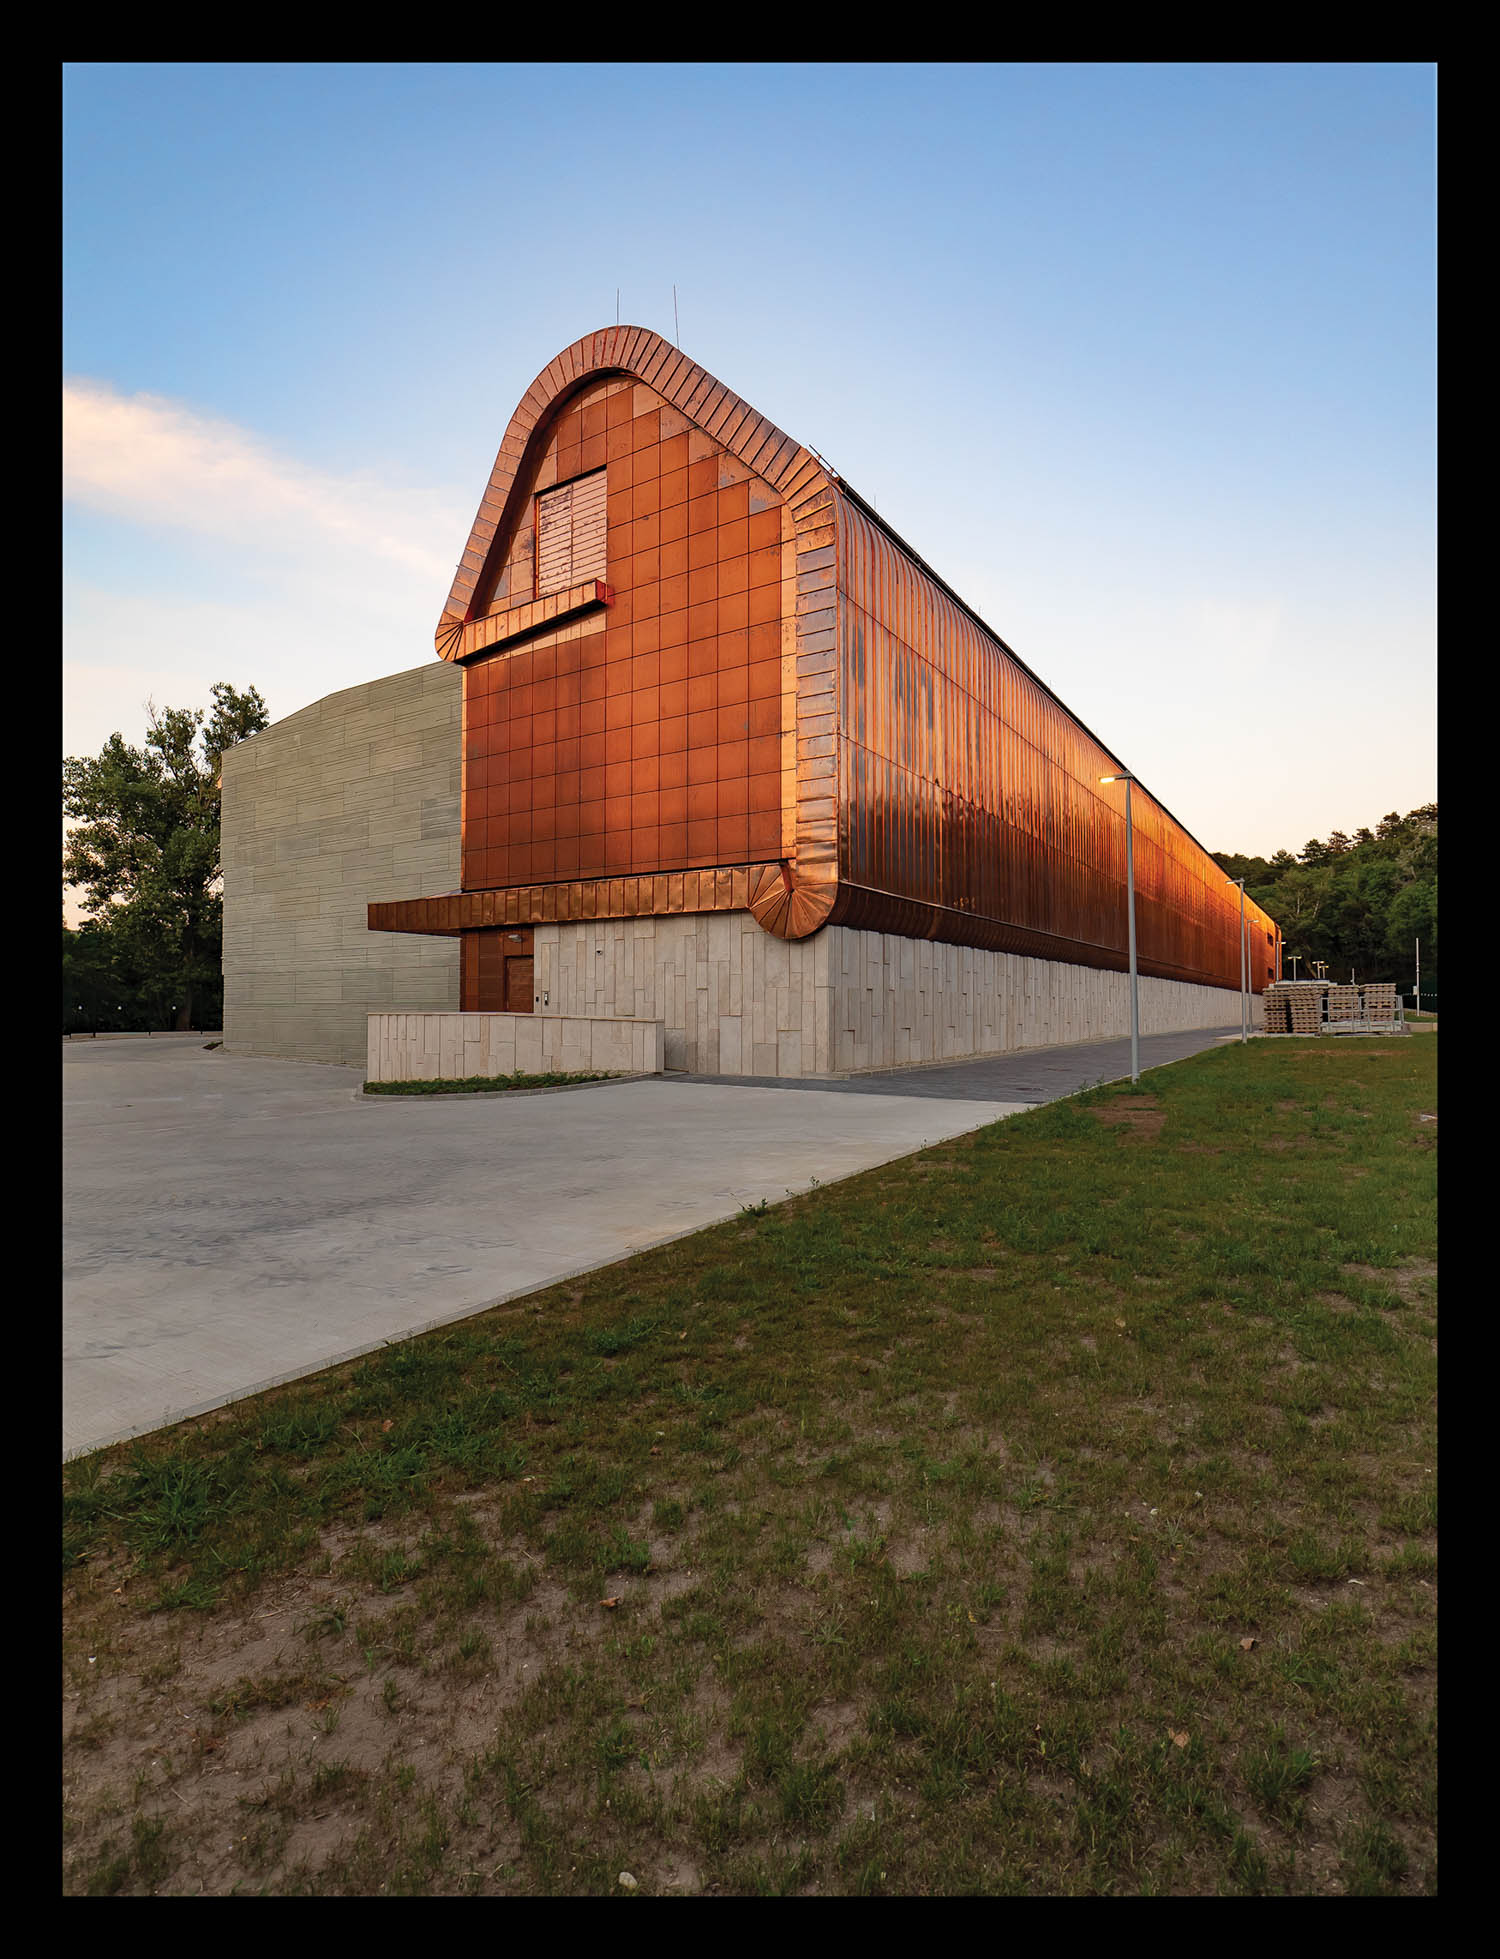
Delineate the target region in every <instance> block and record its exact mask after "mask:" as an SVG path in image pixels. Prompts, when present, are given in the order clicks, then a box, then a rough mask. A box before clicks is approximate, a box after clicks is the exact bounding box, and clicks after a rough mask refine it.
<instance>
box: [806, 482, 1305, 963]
mask: <svg viewBox="0 0 1500 1959" xmlns="http://www.w3.org/2000/svg"><path fill="white" fill-rule="evenodd" d="M838 509H839V528H840V553H839V559H840V571H839V582H840V602H839V658H840V665H841V680H842V687H841V692H842V720H841V728H840V737H839V743H838V747H839V770H840V785H841V786H840V797H839V877H840V888H839V893H838V899H837V903H836V906H835V908H834V910H833V912H832V914H831V916H832V918H833V919H835V920H839V921H842V922H845V923H848V924H850V925H861V926H865V927H867V928H868V929H873V930H881V931H888V932H900V933H905V934H907V935H910V936H915V937H922V938H938V939H945V940H949V941H953V942H957V943H960V944H970V945H980V946H987V947H991V948H993V949H996V950H1007V951H1015V952H1025V953H1032V954H1035V955H1037V956H1040V957H1046V958H1052V959H1062V960H1068V961H1071V962H1074V963H1077V964H1083V965H1094V966H1104V967H1111V968H1122V967H1124V966H1125V964H1126V963H1127V953H1126V943H1127V917H1126V880H1125V792H1124V786H1123V784H1118V783H1117V784H1114V785H1110V786H1104V785H1101V783H1100V781H1099V778H1100V777H1101V776H1104V775H1109V774H1112V773H1114V772H1115V769H1116V767H1117V765H1116V763H1115V761H1114V758H1113V757H1112V756H1111V755H1109V754H1108V752H1107V751H1106V750H1104V749H1103V748H1102V747H1100V746H1099V744H1098V743H1097V742H1095V741H1094V739H1093V738H1092V736H1090V735H1088V734H1087V733H1086V731H1085V730H1084V729H1082V728H1081V727H1080V726H1079V725H1078V723H1077V722H1076V721H1075V720H1074V719H1073V718H1072V716H1071V715H1069V714H1068V712H1067V711H1066V709H1064V708H1063V707H1062V705H1061V703H1059V702H1058V701H1056V700H1054V699H1053V698H1052V697H1051V696H1050V695H1049V694H1048V693H1047V692H1046V690H1045V689H1044V688H1042V687H1041V686H1040V685H1038V684H1037V682H1036V681H1034V680H1033V679H1032V678H1031V676H1030V675H1028V674H1027V673H1026V671H1025V669H1024V668H1023V667H1022V666H1021V665H1020V664H1019V663H1018V662H1017V661H1015V660H1014V659H1013V658H1011V657H1010V656H1009V655H1008V654H1007V653H1006V651H1005V650H1004V649H1003V648H1002V647H1001V646H1000V644H999V642H998V641H996V640H995V639H993V638H992V637H991V636H990V635H988V634H986V633H985V632H984V631H983V630H982V629H981V628H980V626H979V625H978V624H977V622H976V621H974V620H973V619H972V618H971V617H969V615H968V614H967V613H965V612H964V611H963V610H962V608H961V607H959V606H958V605H956V604H955V603H954V602H953V601H952V600H951V599H950V598H949V597H948V596H947V594H946V593H944V592H943V591H942V590H941V588H940V587H939V586H937V585H936V584H935V583H934V582H933V581H932V580H931V579H929V578H928V577H927V576H926V575H925V574H924V573H923V571H922V570H921V568H920V567H919V566H918V565H916V564H915V563H914V562H913V561H912V560H911V558H910V557H908V556H907V555H906V553H904V552H903V551H902V550H901V549H900V548H899V547H898V546H897V545H896V544H895V542H894V541H893V540H892V539H891V538H890V537H889V536H888V535H886V534H885V533H884V532H883V531H882V530H881V529H880V528H879V526H878V525H877V524H876V523H874V522H872V521H871V520H870V518H869V517H867V516H866V515H865V514H864V513H863V512H861V511H860V510H859V509H858V508H856V507H855V506H854V505H853V504H852V503H850V502H849V501H848V500H847V499H846V498H845V497H843V496H839V497H838ZM1132 816H1133V825H1134V836H1135V882H1136V933H1137V949H1138V960H1139V965H1140V969H1141V971H1142V972H1145V973H1150V974H1154V975H1157V976H1159V977H1163V978H1171V979H1181V980H1189V981H1194V982H1197V983H1200V984H1201V983H1207V984H1211V985H1219V986H1233V987H1236V988H1238V986H1239V983H1240V964H1239V894H1238V892H1237V891H1234V890H1231V889H1230V888H1229V886H1228V885H1227V883H1226V881H1225V878H1224V873H1223V871H1222V870H1221V869H1220V867H1219V866H1218V865H1217V864H1216V863H1215V862H1214V861H1213V859H1212V858H1211V857H1210V856H1209V855H1208V853H1207V852H1206V851H1204V850H1203V849H1201V848H1200V847H1199V845H1198V844H1196V843H1195V842H1194V841H1193V839H1192V838H1191V837H1189V836H1188V835H1187V833H1186V832H1185V831H1184V830H1183V829H1182V828H1181V826H1180V825H1179V824H1177V823H1176V822H1175V821H1174V820H1173V819H1172V818H1171V817H1170V816H1169V815H1168V814H1167V813H1166V812H1165V811H1164V810H1163V809H1162V808H1161V807H1160V806H1159V805H1158V804H1157V803H1156V802H1155V801H1154V800H1153V799H1152V798H1151V796H1150V795H1149V794H1148V793H1147V792H1146V791H1145V790H1144V789H1142V787H1141V786H1140V785H1139V784H1138V783H1137V784H1136V785H1135V786H1134V789H1133V792H1132ZM1246 923H1247V927H1248V928H1249V932H1250V936H1251V940H1252V943H1253V944H1264V943H1265V938H1264V934H1265V931H1266V930H1267V929H1268V928H1269V929H1271V930H1272V931H1274V926H1273V925H1272V921H1270V920H1269V919H1268V918H1266V916H1265V915H1264V914H1263V913H1262V912H1260V911H1259V909H1258V908H1257V907H1254V906H1247V907H1246ZM1257 932H1259V933H1260V935H1261V936H1260V938H1259V939H1258V940H1257V939H1256V937H1255V934H1256V933H1257ZM1265 963H1266V962H1265V961H1264V960H1263V959H1257V960H1254V961H1252V966H1253V973H1252V977H1253V979H1254V981H1255V984H1256V987H1257V989H1258V988H1259V987H1260V986H1262V985H1264V983H1265V982H1264V978H1263V977H1262V971H1261V969H1262V967H1263V966H1264V965H1265Z"/></svg>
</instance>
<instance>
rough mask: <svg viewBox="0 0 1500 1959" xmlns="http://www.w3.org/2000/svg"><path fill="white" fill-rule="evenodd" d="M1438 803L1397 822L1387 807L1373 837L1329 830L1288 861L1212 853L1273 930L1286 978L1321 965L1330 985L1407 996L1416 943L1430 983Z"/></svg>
mask: <svg viewBox="0 0 1500 1959" xmlns="http://www.w3.org/2000/svg"><path fill="white" fill-rule="evenodd" d="M1437 816H1438V812H1437V804H1436V803H1424V804H1423V805H1422V807H1421V808H1420V809H1413V810H1408V811H1407V813H1406V814H1405V816H1401V815H1398V813H1397V812H1396V811H1395V810H1392V811H1391V812H1390V814H1389V815H1388V816H1383V817H1382V818H1381V819H1380V821H1379V822H1378V823H1377V824H1376V826H1375V828H1374V829H1373V830H1369V829H1360V830H1356V831H1355V832H1354V834H1353V836H1348V835H1346V834H1345V832H1344V831H1342V830H1335V831H1334V832H1333V834H1332V836H1330V837H1328V838H1326V839H1320V838H1317V837H1313V838H1311V839H1310V840H1309V841H1308V842H1307V843H1305V844H1304V845H1303V846H1302V848H1301V850H1299V851H1297V852H1296V853H1295V854H1294V853H1293V852H1291V851H1290V850H1278V851H1277V852H1276V854H1275V855H1274V856H1273V857H1237V856H1235V855H1234V854H1233V853H1232V852H1228V851H1218V850H1216V851H1215V852H1214V853H1213V857H1214V861H1215V862H1216V863H1217V864H1220V865H1222V866H1223V869H1224V872H1225V875H1226V876H1228V877H1231V878H1241V877H1242V878H1243V879H1244V880H1245V891H1246V894H1247V896H1249V897H1251V898H1253V899H1254V900H1255V902H1256V904H1258V905H1259V906H1260V907H1261V909H1262V910H1263V911H1266V912H1269V913H1270V915H1271V917H1272V918H1274V919H1275V920H1276V922H1277V924H1278V925H1279V926H1280V927H1281V931H1282V936H1283V939H1284V940H1285V945H1286V955H1287V958H1286V964H1285V965H1284V967H1283V972H1284V974H1285V976H1286V977H1287V978H1288V979H1289V978H1290V977H1291V975H1292V972H1293V967H1292V964H1291V956H1292V955H1293V954H1294V953H1295V954H1296V955H1297V956H1298V962H1299V963H1298V965H1297V967H1296V969H1295V970H1296V971H1297V972H1298V973H1299V974H1302V975H1307V974H1308V973H1309V972H1310V971H1311V966H1312V962H1314V961H1316V960H1325V961H1326V962H1327V965H1328V974H1329V977H1330V979H1340V980H1343V979H1346V978H1347V977H1348V975H1349V974H1350V973H1351V972H1352V973H1353V974H1354V977H1355V979H1356V980H1358V981H1365V980H1394V981H1395V983H1396V984H1397V985H1398V986H1401V987H1404V988H1407V989H1410V987H1411V985H1412V982H1413V978H1414V973H1415V957H1414V954H1415V946H1416V942H1417V940H1419V939H1420V940H1421V943H1422V991H1423V994H1424V995H1425V994H1427V993H1429V992H1432V991H1434V990H1435V989H1436V986H1437V964H1438V961H1437V949H1438V948H1437V850H1438V823H1437Z"/></svg>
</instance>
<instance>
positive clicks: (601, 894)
mask: <svg viewBox="0 0 1500 1959" xmlns="http://www.w3.org/2000/svg"><path fill="white" fill-rule="evenodd" d="M780 877H781V867H780V865H779V864H740V865H736V866H733V867H729V868H724V869H719V870H711V871H678V872H676V873H670V874H663V875H661V876H659V877H621V878H599V879H593V878H591V879H588V880H587V881H579V880H570V881H569V882H566V883H559V884H530V885H513V886H511V887H510V889H509V890H505V891H454V892H450V893H449V894H448V895H447V896H446V897H442V898H400V899H394V900H391V901H388V902H387V903H384V904H375V905H371V906H370V908H369V926H370V930H371V931H372V932H422V933H426V934H428V935H429V936H432V935H436V936H437V937H440V938H457V937H458V936H459V934H460V933H462V932H473V931H482V930H487V929H489V928H490V927H493V926H498V925H553V924H557V923H559V922H561V923H564V924H567V923H571V922H574V921H576V920H579V919H588V918H651V917H657V918H665V917H669V916H670V915H671V914H673V913H674V912H693V911H753V910H754V908H755V893H756V890H757V887H758V882H759V881H760V880H764V879H767V878H775V879H776V880H777V881H778V882H779V880H780Z"/></svg>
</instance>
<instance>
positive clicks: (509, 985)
mask: <svg viewBox="0 0 1500 1959" xmlns="http://www.w3.org/2000/svg"><path fill="white" fill-rule="evenodd" d="M534 963H535V962H534V961H533V959H532V955H531V954H530V953H529V952H528V953H526V954H524V955H521V956H517V955H516V954H514V953H508V954H507V955H506V960H505V1011H506V1013H508V1014H529V1013H530V1012H531V1009H532V1006H533V1004H534V1003H535V999H536V993H535V989H534V986H533V981H532V967H533V965H534Z"/></svg>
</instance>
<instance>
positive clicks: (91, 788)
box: [63, 681, 270, 1028]
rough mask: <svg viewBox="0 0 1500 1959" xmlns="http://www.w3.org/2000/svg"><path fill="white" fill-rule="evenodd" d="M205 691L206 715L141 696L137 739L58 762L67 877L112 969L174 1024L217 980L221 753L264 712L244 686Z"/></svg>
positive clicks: (182, 1022) (184, 1021)
mask: <svg viewBox="0 0 1500 1959" xmlns="http://www.w3.org/2000/svg"><path fill="white" fill-rule="evenodd" d="M212 693H213V702H214V705H213V711H212V713H211V714H210V715H209V717H208V721H207V725H205V723H204V714H203V710H202V708H176V707H169V708H162V709H160V710H158V709H157V708H156V706H155V705H154V704H153V703H148V705H147V712H148V714H149V715H150V717H151V726H150V729H149V731H148V732H147V735H146V741H145V746H144V747H143V748H132V747H130V746H129V745H128V744H127V743H126V741H125V740H124V738H123V736H121V735H120V734H118V733H116V734H113V735H111V736H110V738H109V740H108V741H107V742H106V743H105V744H104V747H103V748H102V749H101V750H100V752H99V754H98V755H97V756H89V757H79V756H71V755H70V756H69V757H68V758H67V759H66V760H65V761H64V763H63V814H64V816H66V817H68V818H70V819H71V820H72V822H73V823H74V825H75V828H74V829H73V830H72V831H71V833H70V834H69V837H68V843H67V848H66V850H65V851H64V853H63V876H64V879H65V880H66V881H67V882H68V883H70V884H73V885H76V886H77V887H78V888H79V890H80V891H82V892H83V893H85V894H86V896H85V898H84V901H83V905H82V909H83V911H84V913H85V916H86V917H87V918H88V919H90V920H91V921H93V922H94V923H95V925H96V927H99V928H103V929H104V931H105V932H106V933H107V937H108V942H109V944H110V947H111V949H112V954H113V958H114V961H115V964H116V968H117V970H118V969H119V968H120V967H121V966H122V965H123V966H125V967H128V968H130V969H131V971H132V973H133V975H134V981H135V985H136V986H137V987H138V988H139V989H140V990H141V991H142V992H143V993H144V994H145V995H146V996H147V997H148V998H150V999H152V1000H153V1002H155V1003H159V1004H158V1011H160V1012H162V1013H163V1014H171V1015H172V1016H173V1020H174V1025H175V1026H177V1027H179V1028H188V1027H191V1025H192V1022H193V1009H194V1003H195V1001H200V1002H201V1001H202V999H203V998H204V997H205V996H207V995H211V994H212V993H213V992H214V991H215V990H216V989H217V988H218V986H219V985H220V984H221V976H220V948H221V944H222V930H223V901H222V898H221V896H220V891H219V885H220V865H219V768H220V761H221V758H222V756H223V754H224V751H225V750H226V749H227V748H231V747H233V745H234V744H235V742H237V741H242V740H243V739H244V738H245V736H246V735H253V734H257V733H259V731H260V730H261V729H262V728H264V727H266V726H268V725H269V719H270V717H269V716H268V714H267V712H266V704H265V702H264V701H263V700H262V699H261V697H260V694H259V693H258V692H257V691H256V689H255V688H253V687H252V688H250V689H249V691H248V692H247V693H243V694H241V693H238V692H237V691H236V690H235V689H234V688H233V687H231V686H229V685H228V683H227V682H225V681H219V682H218V683H217V684H216V685H215V686H214V687H213V689H212ZM103 943H104V941H103V940H102V939H97V938H96V940H95V946H96V948H98V949H102V946H103Z"/></svg>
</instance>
